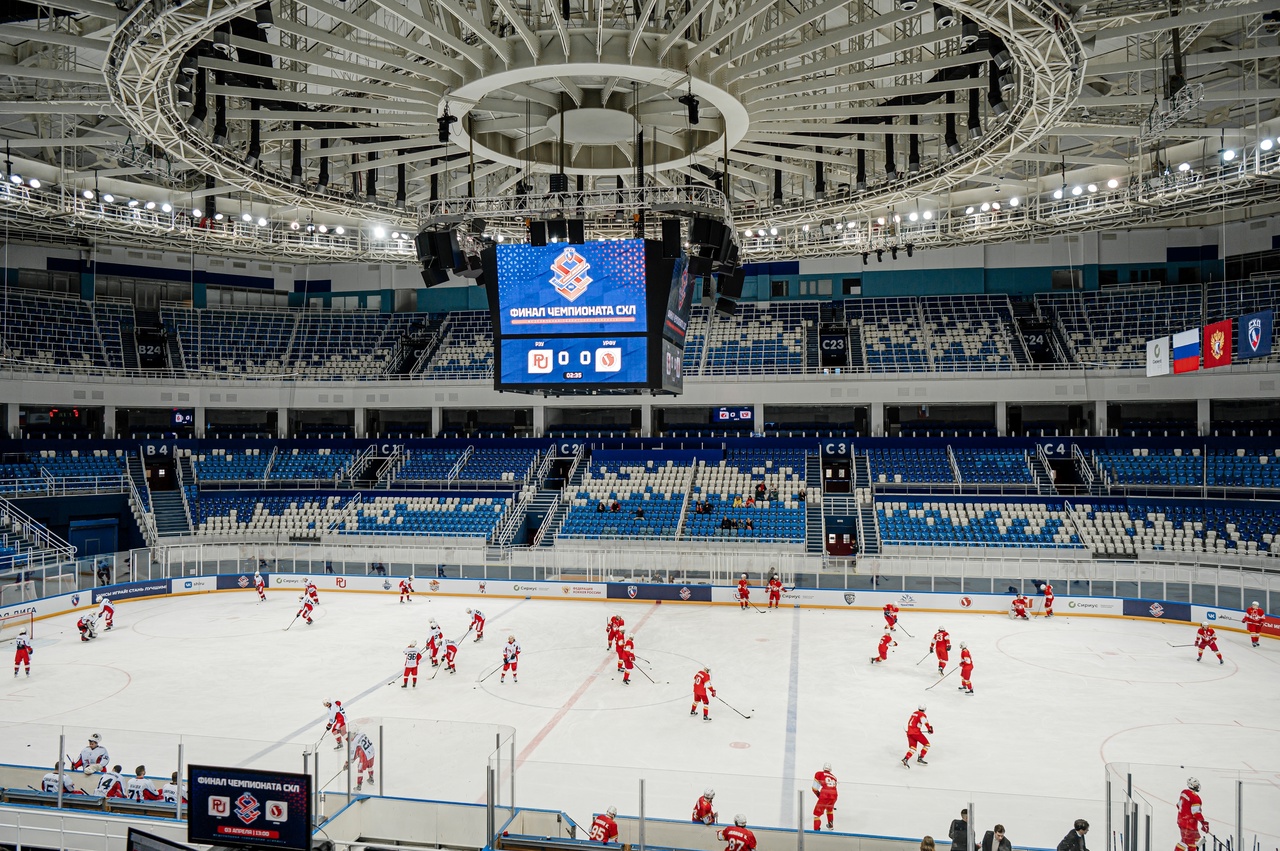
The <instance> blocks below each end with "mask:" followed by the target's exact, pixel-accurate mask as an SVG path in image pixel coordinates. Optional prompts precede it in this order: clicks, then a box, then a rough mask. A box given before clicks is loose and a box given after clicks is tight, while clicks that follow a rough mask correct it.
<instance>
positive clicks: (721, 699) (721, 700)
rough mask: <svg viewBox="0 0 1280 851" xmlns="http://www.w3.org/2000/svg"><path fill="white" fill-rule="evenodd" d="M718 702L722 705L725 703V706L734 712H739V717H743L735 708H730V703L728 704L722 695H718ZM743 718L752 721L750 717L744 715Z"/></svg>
mask: <svg viewBox="0 0 1280 851" xmlns="http://www.w3.org/2000/svg"><path fill="white" fill-rule="evenodd" d="M716 700H718V701H720V702H721V703H723V704H724V705H725V706H728V707H729V708H730V709H732V710H733V711H734V712H737V713H738V714H739V715H742V713H741V712H739V711H738V709H737V708H735V707H733V706H730V704H729V702H728V701H726V700H725V699H724V698H723V697H721V696H720V695H716ZM751 711H752V712H754V711H755V710H754V709H753V710H751ZM742 717H743V718H746V719H747V720H750V719H751V716H750V715H742Z"/></svg>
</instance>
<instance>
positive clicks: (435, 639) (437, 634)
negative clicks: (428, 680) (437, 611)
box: [427, 618, 444, 668]
mask: <svg viewBox="0 0 1280 851" xmlns="http://www.w3.org/2000/svg"><path fill="white" fill-rule="evenodd" d="M427 626H429V627H430V628H431V635H430V636H429V637H428V638H427V649H428V650H430V651H431V667H433V668H434V667H436V666H437V665H439V664H440V663H439V662H437V661H436V656H437V655H438V654H439V653H440V649H441V648H442V647H444V630H442V629H441V628H440V624H438V623H436V619H435V618H432V619H431V620H429V621H427Z"/></svg>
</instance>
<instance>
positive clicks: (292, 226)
mask: <svg viewBox="0 0 1280 851" xmlns="http://www.w3.org/2000/svg"><path fill="white" fill-rule="evenodd" d="M300 227H302V225H300V224H298V223H297V222H289V230H297V229H298V228H300ZM379 230H381V228H379ZM375 235H376V234H375ZM378 238H379V239H381V238H382V237H378Z"/></svg>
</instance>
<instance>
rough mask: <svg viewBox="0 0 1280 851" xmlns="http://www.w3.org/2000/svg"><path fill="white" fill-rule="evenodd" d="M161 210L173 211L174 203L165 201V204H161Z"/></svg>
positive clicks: (163, 211) (165, 211)
mask: <svg viewBox="0 0 1280 851" xmlns="http://www.w3.org/2000/svg"><path fill="white" fill-rule="evenodd" d="M160 212H162V213H172V212H173V205H172V204H170V203H169V202H168V201H165V202H164V203H163V204H161V205H160Z"/></svg>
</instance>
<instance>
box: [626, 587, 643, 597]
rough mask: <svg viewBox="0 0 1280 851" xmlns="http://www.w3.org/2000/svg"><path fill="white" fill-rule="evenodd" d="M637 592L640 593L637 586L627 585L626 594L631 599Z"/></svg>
mask: <svg viewBox="0 0 1280 851" xmlns="http://www.w3.org/2000/svg"><path fill="white" fill-rule="evenodd" d="M639 593H640V589H639V588H637V587H636V586H634V585H628V586H627V596H628V597H630V598H632V599H633V600H634V599H635V596H636V595H637V594H639Z"/></svg>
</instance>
